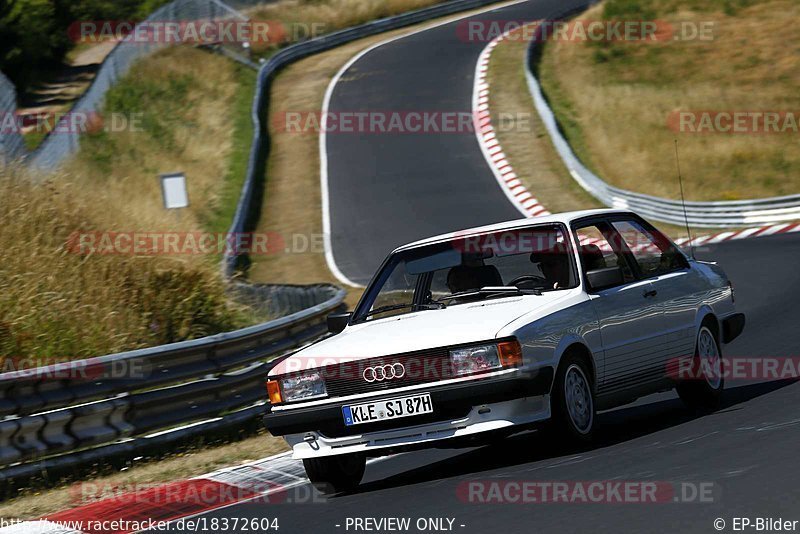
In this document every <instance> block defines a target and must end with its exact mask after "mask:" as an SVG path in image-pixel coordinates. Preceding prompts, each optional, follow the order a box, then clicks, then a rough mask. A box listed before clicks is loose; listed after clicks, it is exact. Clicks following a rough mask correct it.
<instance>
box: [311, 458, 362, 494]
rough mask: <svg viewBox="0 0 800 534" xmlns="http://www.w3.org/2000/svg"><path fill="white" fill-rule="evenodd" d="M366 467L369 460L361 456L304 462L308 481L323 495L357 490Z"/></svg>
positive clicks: (314, 459)
mask: <svg viewBox="0 0 800 534" xmlns="http://www.w3.org/2000/svg"><path fill="white" fill-rule="evenodd" d="M366 465H367V458H366V456H364V455H361V454H342V455H339V456H328V457H324V458H308V459H306V460H303V467H305V469H306V475H307V476H308V479H309V480H310V481H311V484H312V485H313V486H314V487H315V488H317V489H318V490H319V491H320V492H322V493H340V492H343V491H350V490H353V489H355V488H357V487H358V485H359V483H360V482H361V478H362V477H363V476H364V469H365V468H366Z"/></svg>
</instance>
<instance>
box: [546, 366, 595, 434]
mask: <svg viewBox="0 0 800 534" xmlns="http://www.w3.org/2000/svg"><path fill="white" fill-rule="evenodd" d="M591 376H592V374H591V372H590V370H589V365H588V364H587V363H586V361H585V360H584V359H583V358H580V357H578V356H577V355H575V354H571V355H570V354H568V355H565V356H564V360H563V361H562V362H561V365H560V366H559V369H558V373H556V380H555V383H554V384H553V395H552V399H551V405H552V409H553V417H552V426H553V429H554V430H555V431H556V433H557V434H558V435H559V436H560V437H562V438H566V439H568V440H570V441H589V440H591V438H592V431H593V430H594V420H595V413H596V412H595V402H594V389H593V388H592V381H591V378H590V377H591Z"/></svg>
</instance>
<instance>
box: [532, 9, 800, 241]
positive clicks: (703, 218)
mask: <svg viewBox="0 0 800 534" xmlns="http://www.w3.org/2000/svg"><path fill="white" fill-rule="evenodd" d="M589 5H590V4H589ZM582 10H583V8H582V9H581V10H579V11H582ZM576 12H577V11H575V10H570V11H569V12H567V13H559V14H558V15H557V16H556V17H552V18H551V20H553V19H564V18H567V17H569V16H571V15H574V14H575V13H576ZM542 29H543V27H542V26H540V28H539V33H537V35H536V38H534V39H531V44H530V46H529V48H528V55H527V60H526V64H527V68H526V69H525V76H526V78H527V82H528V89H529V90H530V93H531V96H532V97H533V102H534V105H535V107H536V110H537V111H538V113H539V116H540V117H541V119H542V122H543V123H544V125H545V128H546V129H547V132H548V133H549V134H550V139H552V141H553V145H554V146H555V148H556V151H557V152H558V154H559V156H560V157H561V159H562V161H563V162H564V165H566V167H567V169H568V170H569V173H570V175H571V176H572V177H573V178H574V179H575V181H576V182H578V184H579V185H580V186H581V187H582V188H583V189H585V190H586V191H587V192H588V193H589V194H591V195H592V196H593V197H595V198H596V199H597V200H599V201H600V202H602V203H603V204H605V205H606V206H608V207H611V208H620V209H630V210H633V211H635V212H637V213H639V214H640V215H642V216H644V217H648V218H650V219H653V220H657V221H662V222H667V223H672V224H678V225H682V224H684V222H685V219H684V207H683V203H681V202H680V201H678V200H671V199H666V198H659V197H655V196H652V195H646V194H644V193H636V192H633V191H627V190H625V189H620V188H618V187H614V186H612V185H610V184H608V183H606V182H605V181H604V180H603V179H602V178H600V177H599V176H597V175H596V174H594V173H593V172H592V171H590V170H589V169H588V168H586V166H585V165H584V164H583V163H582V162H581V161H580V159H578V157H577V156H576V155H575V152H574V151H573V150H572V147H570V146H569V143H568V142H567V140H566V139H565V138H564V135H563V134H562V132H561V129H560V128H559V126H558V121H557V119H556V117H555V115H554V113H553V110H552V109H551V108H550V106H549V104H548V102H547V99H546V98H545V96H544V94H543V93H542V89H541V86H540V85H539V81H538V80H537V79H536V76H535V75H534V72H536V62H537V61H538V59H537V50H536V45H537V43H539V42H541V41H540V37H541V33H540V32H541V30H542ZM670 179H673V177H670ZM685 216H686V218H688V221H689V224H691V225H692V226H698V227H705V228H732V227H742V226H756V225H765V224H778V223H783V222H787V221H793V220H798V219H800V195H789V196H781V197H772V198H762V199H754V200H732V201H709V202H696V201H687V202H686V215H685Z"/></svg>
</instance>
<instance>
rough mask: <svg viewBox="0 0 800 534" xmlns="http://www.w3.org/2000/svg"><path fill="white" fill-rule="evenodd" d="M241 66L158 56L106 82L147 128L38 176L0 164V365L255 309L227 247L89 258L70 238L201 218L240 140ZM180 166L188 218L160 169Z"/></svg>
mask: <svg viewBox="0 0 800 534" xmlns="http://www.w3.org/2000/svg"><path fill="white" fill-rule="evenodd" d="M234 68H235V67H234V66H233V64H232V63H231V62H229V61H228V60H225V59H223V58H221V57H217V56H212V55H210V54H208V53H206V52H202V51H199V50H195V49H190V48H183V47H181V48H174V49H170V50H167V51H164V52H162V53H160V54H157V55H155V56H153V57H152V58H149V59H148V60H146V61H143V62H141V63H139V64H138V65H136V66H135V67H134V68H133V70H132V71H131V75H130V76H129V77H128V79H127V80H126V81H125V82H124V83H122V84H120V85H119V86H118V87H117V88H115V89H114V90H112V92H111V93H110V94H109V105H108V108H109V109H111V110H113V111H115V112H118V113H123V114H126V115H127V116H129V117H130V116H133V115H134V114H138V113H140V114H142V115H141V121H142V124H143V129H142V131H135V132H134V131H124V132H116V133H108V132H100V133H97V134H92V135H87V136H85V137H84V139H83V142H82V148H81V151H80V153H79V154H78V155H77V157H76V158H75V160H74V161H73V162H72V163H71V164H70V165H69V166H68V167H67V168H66V169H65V170H64V171H63V172H61V173H59V174H58V175H57V176H54V177H50V179H49V180H48V181H46V182H44V183H43V184H40V185H30V183H29V182H28V181H27V179H26V177H25V176H24V175H21V174H19V173H15V172H11V171H7V172H3V174H2V176H0V218H2V220H3V222H4V224H3V226H2V227H0V247H1V248H0V250H2V262H0V363H4V362H5V361H6V358H9V357H19V358H26V359H27V360H28V361H32V362H35V361H37V360H38V361H41V362H43V363H44V362H49V361H61V360H71V359H77V358H85V357H90V356H97V355H101V354H107V353H112V352H117V351H121V350H128V349H134V348H140V347H143V346H151V345H156V344H163V343H168V342H172V341H177V340H181V339H187V338H194V337H200V336H203V335H209V334H212V333H216V332H220V331H225V330H231V329H233V328H236V327H240V326H244V325H245V324H248V323H249V322H251V321H253V320H254V317H252V316H251V315H250V314H249V313H247V312H246V310H244V309H243V308H241V307H239V306H236V305H234V304H232V303H231V302H229V301H228V299H227V298H226V295H225V292H224V291H225V289H224V281H223V280H222V278H221V276H220V274H219V269H218V264H217V257H216V256H214V257H211V256H209V255H181V256H175V257H164V256H162V257H148V256H143V257H136V256H132V255H124V254H115V255H99V256H85V255H78V254H74V253H71V252H70V251H69V249H68V247H66V246H65V245H66V243H67V242H68V241H69V239H70V236H71V234H73V233H74V232H96V231H99V232H114V231H117V232H130V231H148V232H161V233H163V232H177V231H197V230H202V229H203V224H202V223H203V221H204V220H205V219H207V218H209V217H211V216H212V214H213V212H214V210H215V208H216V207H217V205H218V202H219V201H218V199H219V194H220V190H221V189H222V187H223V180H222V177H223V176H224V173H225V170H226V165H227V159H226V158H227V156H228V154H229V153H230V150H231V132H232V126H233V125H232V122H233V120H234V119H233V115H232V114H231V113H230V112H229V111H228V110H229V101H230V100H231V98H232V96H233V94H234V93H235V92H236V83H235V76H234ZM209 72H214V73H215V75H214V76H213V77H211V76H209V75H208V74H209ZM167 127H169V129H167ZM55 135H57V134H55ZM174 170H183V171H185V172H186V173H187V176H188V183H189V195H190V200H191V202H192V206H191V207H190V208H189V209H188V210H185V211H186V213H183V214H181V216H180V217H176V216H175V214H172V213H167V212H166V210H164V208H163V206H162V201H161V193H160V187H159V183H158V179H157V175H158V173H159V172H165V171H174ZM29 365H32V363H31V364H29Z"/></svg>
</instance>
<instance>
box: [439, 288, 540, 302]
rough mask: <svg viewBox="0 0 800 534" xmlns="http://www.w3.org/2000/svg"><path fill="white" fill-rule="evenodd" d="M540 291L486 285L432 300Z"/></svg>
mask: <svg viewBox="0 0 800 534" xmlns="http://www.w3.org/2000/svg"><path fill="white" fill-rule="evenodd" d="M541 294H542V291H541V290H540V289H520V288H518V287H517V286H486V287H482V288H480V289H470V290H469V291H460V292H458V293H453V294H452V295H447V296H446V297H442V298H440V299H437V300H434V301H433V302H435V303H438V304H441V303H443V302H445V301H448V300H453V299H459V298H465V297H475V296H480V295H485V296H487V297H488V296H498V297H499V296H504V295H541Z"/></svg>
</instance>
